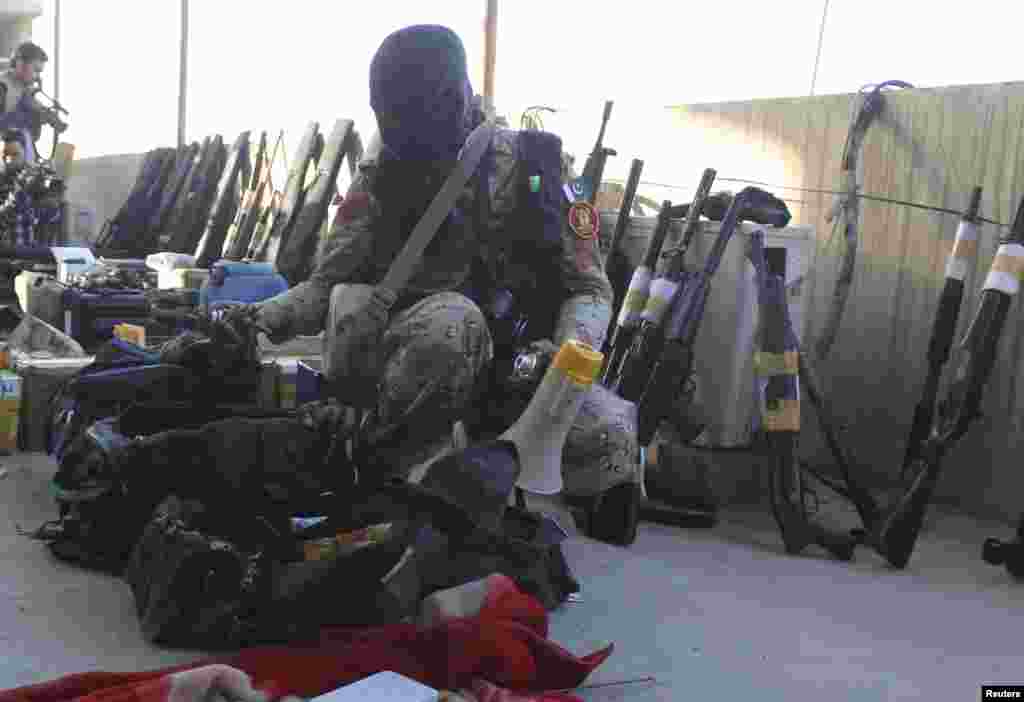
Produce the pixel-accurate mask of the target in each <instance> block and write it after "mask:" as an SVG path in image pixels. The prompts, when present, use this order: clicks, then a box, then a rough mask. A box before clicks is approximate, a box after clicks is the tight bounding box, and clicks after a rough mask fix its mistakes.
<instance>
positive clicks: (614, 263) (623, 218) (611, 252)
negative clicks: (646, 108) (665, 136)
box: [601, 158, 644, 356]
mask: <svg viewBox="0 0 1024 702" xmlns="http://www.w3.org/2000/svg"><path fill="white" fill-rule="evenodd" d="M643 170H644V162H643V161H641V160H640V159H638V158H635V159H633V163H632V165H630V168H629V178H628V179H627V180H626V190H625V192H623V194H622V203H621V204H620V205H619V217H618V219H616V220H615V231H614V233H613V234H612V240H611V243H610V244H609V246H608V254H607V255H606V256H605V260H604V272H605V275H607V276H608V282H610V283H611V285H612V298H613V299H612V318H611V320H609V324H608V330H607V334H606V336H605V343H604V348H602V349H601V352H602V353H604V354H605V356H607V355H608V349H609V348H610V347H609V345H608V344H609V342H610V341H611V336H612V334H613V333H614V331H615V319H616V317H617V316H618V314H619V309H620V308H621V307H622V298H623V295H624V294H625V288H626V287H627V286H628V284H629V279H630V275H631V272H630V268H631V266H630V265H629V261H628V260H627V258H626V255H625V253H623V251H622V239H623V238H624V237H625V236H626V228H627V227H629V223H630V221H631V219H632V217H631V216H632V213H633V204H634V202H635V200H636V191H637V188H638V187H639V186H640V174H641V173H642V172H643Z"/></svg>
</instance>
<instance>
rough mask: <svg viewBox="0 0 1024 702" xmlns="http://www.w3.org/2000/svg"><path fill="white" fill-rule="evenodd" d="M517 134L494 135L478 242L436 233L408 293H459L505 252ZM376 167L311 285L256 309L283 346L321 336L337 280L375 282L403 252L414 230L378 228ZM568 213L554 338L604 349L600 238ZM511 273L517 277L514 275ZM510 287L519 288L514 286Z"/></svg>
mask: <svg viewBox="0 0 1024 702" xmlns="http://www.w3.org/2000/svg"><path fill="white" fill-rule="evenodd" d="M516 135H517V132H515V131H512V130H506V129H501V130H498V131H497V132H496V134H495V137H494V141H493V148H494V162H493V168H492V169H491V171H490V173H491V178H490V181H489V186H490V187H489V193H490V200H491V201H490V203H488V204H489V207H485V208H483V209H484V211H487V212H488V214H487V216H486V217H485V218H483V219H480V218H478V219H475V220H474V224H473V226H471V227H469V230H471V236H472V237H473V238H474V240H473V241H465V240H464V239H465V234H464V233H460V234H459V235H458V236H456V235H453V234H451V233H448V235H447V236H445V234H446V232H444V231H442V232H439V233H438V240H436V241H434V242H433V244H434V245H432V246H431V247H428V250H427V253H425V254H424V256H423V260H422V262H421V264H420V267H419V270H418V271H417V272H416V274H415V275H414V276H413V278H412V280H411V281H410V283H409V286H408V287H407V289H406V291H405V293H404V294H406V295H414V296H419V297H423V296H427V295H431V294H435V293H439V292H445V291H452V290H459V289H461V288H462V286H463V285H464V284H465V283H466V281H467V279H468V278H469V276H470V274H471V269H472V265H473V261H474V258H475V257H476V256H477V255H478V254H481V255H482V258H483V259H484V260H485V261H486V259H487V258H488V257H493V256H495V255H498V253H500V250H501V245H502V242H501V236H500V235H501V232H502V231H504V230H505V222H507V221H512V220H511V217H512V214H513V212H514V210H515V207H516V196H517V195H516V187H515V183H516V182H517V181H516V177H517V175H518V174H517V172H516V169H517V164H518V163H519V159H518V153H517V152H518V141H517V138H516ZM563 161H564V159H563ZM375 169H376V162H375V161H374V160H373V157H372V155H371V156H369V157H368V158H367V159H366V160H364V161H363V162H362V163H361V164H360V168H359V173H358V174H357V176H356V179H355V181H354V182H353V183H352V186H351V187H350V188H349V191H348V193H347V195H346V197H345V201H344V202H343V204H342V205H341V207H340V208H339V210H338V214H337V216H336V218H335V221H334V222H333V224H332V227H331V232H330V235H329V237H328V240H327V241H326V243H325V244H324V246H323V247H322V250H321V251H320V253H319V256H318V262H317V265H316V268H315V270H314V271H313V274H312V275H311V276H310V278H309V280H307V281H305V282H303V283H300V284H299V285H297V286H295V287H294V288H292V289H291V290H288V291H287V292H285V293H282V294H281V295H278V296H277V297H275V298H272V299H270V300H267V301H266V302H264V303H262V304H261V305H260V306H259V316H260V321H261V322H262V324H263V326H265V327H266V328H267V329H269V330H270V332H271V340H272V341H274V342H276V343H281V342H282V341H285V340H287V339H289V338H291V337H293V336H296V335H299V334H317V333H319V332H320V331H321V330H322V329H323V328H324V324H325V320H326V317H327V308H328V304H329V300H330V295H331V289H332V288H333V287H334V286H335V285H337V284H339V283H363V284H370V285H373V284H376V283H378V282H379V281H380V280H382V279H383V277H384V275H385V273H386V272H387V270H388V267H389V266H390V264H391V261H392V260H394V257H395V256H396V255H397V254H398V252H399V251H400V250H401V247H402V245H403V244H404V242H405V238H406V237H407V236H408V234H409V232H399V231H387V227H384V226H381V225H382V224H383V220H382V217H381V205H380V202H379V201H378V200H377V199H376V198H375V197H374V195H373V180H374V173H375ZM568 176H569V173H568V171H567V170H566V171H564V172H563V181H564V182H568ZM479 177H480V175H479V174H477V175H475V176H474V177H473V178H472V179H471V180H470V182H469V183H468V184H467V186H466V189H465V191H464V192H463V194H462V195H461V197H460V200H459V207H460V208H461V209H462V211H463V212H474V211H476V208H475V205H476V204H477V203H475V199H476V197H477V193H478V192H481V189H480V188H479V187H478V183H479V181H478V178H479ZM438 185H440V184H438ZM568 212H569V203H568V201H566V202H565V203H563V214H564V222H565V224H564V226H563V227H562V242H563V247H562V259H561V262H560V266H559V269H560V272H561V275H562V281H561V283H562V288H563V289H564V290H565V291H566V294H565V295H563V296H562V299H557V300H555V299H552V300H551V304H552V305H558V306H559V313H558V322H557V327H556V330H555V333H554V335H553V337H554V338H553V339H552V341H554V342H555V344H556V345H561V344H562V343H563V342H564V341H565V340H567V339H569V338H576V339H580V340H582V341H584V342H586V343H589V344H591V345H593V346H595V347H598V348H600V346H601V345H602V344H603V343H604V336H605V333H606V331H607V328H608V324H609V322H610V320H611V302H612V289H611V284H610V283H609V282H608V278H607V276H606V275H605V273H604V268H603V266H602V263H601V255H600V251H599V247H598V237H594V238H589V239H584V238H580V237H578V236H576V234H575V233H574V232H573V230H572V229H571V228H570V226H569V219H568ZM453 231H458V230H454V229H453ZM463 231H464V230H463ZM520 272H522V271H520ZM506 274H507V275H510V276H513V277H515V276H516V275H517V273H516V271H514V270H511V271H507V272H506ZM498 282H499V284H508V283H509V281H498ZM511 285H512V287H514V286H515V282H514V281H512V282H511Z"/></svg>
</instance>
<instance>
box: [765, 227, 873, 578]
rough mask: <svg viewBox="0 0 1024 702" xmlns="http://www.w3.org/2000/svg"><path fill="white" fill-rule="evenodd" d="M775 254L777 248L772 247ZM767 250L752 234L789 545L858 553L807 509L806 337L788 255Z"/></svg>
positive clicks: (778, 509) (777, 509)
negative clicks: (794, 314) (796, 311)
mask: <svg viewBox="0 0 1024 702" xmlns="http://www.w3.org/2000/svg"><path fill="white" fill-rule="evenodd" d="M772 253H773V254H774V253H775V252H772ZM779 253H781V254H782V255H781V256H773V255H766V253H765V249H764V233H763V232H761V231H756V232H754V233H753V234H752V235H751V238H750V244H749V248H748V251H747V256H748V258H749V259H750V262H751V264H752V265H753V266H754V271H755V275H756V278H757V304H758V311H759V318H760V329H759V334H758V336H759V338H760V344H759V347H760V348H759V350H758V352H757V353H756V355H755V363H754V366H755V369H756V373H757V378H758V382H757V390H758V399H759V400H760V402H759V405H760V417H761V436H762V437H763V439H764V446H765V448H766V449H767V450H768V454H769V458H770V461H771V474H770V478H771V489H770V493H769V494H770V496H771V503H772V512H773V514H774V515H775V521H776V523H777V524H778V526H779V531H780V532H781V533H782V539H783V542H784V544H785V547H786V551H787V552H788V553H790V554H797V553H800V552H801V551H803V550H804V549H805V548H806V547H807V546H808V545H810V544H817V545H819V546H821V547H822V548H825V549H826V550H828V551H829V552H830V553H831V554H832V555H833V556H835V557H836V558H837V559H839V560H843V561H848V560H850V559H851V558H853V552H854V550H855V549H856V546H857V540H856V539H855V538H853V537H852V536H850V535H848V534H843V533H838V532H835V531H832V530H829V529H827V528H825V527H823V526H821V525H819V524H815V523H814V522H813V521H812V520H811V518H810V515H809V514H808V513H807V504H806V499H805V498H806V491H805V489H804V484H803V477H804V476H803V473H802V472H801V470H800V468H799V466H798V462H797V461H798V459H797V455H796V447H797V443H798V440H799V437H800V424H801V410H800V385H799V380H798V378H799V370H798V369H799V366H800V363H801V358H800V340H799V338H798V337H797V335H796V331H795V330H794V329H793V323H792V320H791V318H790V316H789V305H788V304H787V302H786V258H785V250H782V251H780V252H779Z"/></svg>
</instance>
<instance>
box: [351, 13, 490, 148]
mask: <svg viewBox="0 0 1024 702" xmlns="http://www.w3.org/2000/svg"><path fill="white" fill-rule="evenodd" d="M472 96H473V90H472V86H471V85H470V81H469V74H468V71H467V68H466V50H465V48H464V47H463V45H462V40H461V39H459V37H458V35H456V34H455V32H453V31H452V30H450V29H448V28H447V27H441V26H438V25H414V26H411V27H406V28H405V29H400V30H398V31H397V32H394V33H392V34H391V35H389V36H388V37H387V38H386V39H385V40H384V42H383V43H382V44H381V45H380V48H379V49H377V53H376V54H375V55H374V57H373V62H372V63H371V64H370V105H371V106H372V107H373V111H374V113H375V114H376V115H377V124H378V127H379V128H380V135H381V141H382V142H383V143H384V146H385V148H386V150H387V151H390V152H391V155H393V156H394V157H396V158H399V159H401V160H403V161H432V162H438V161H440V162H442V163H444V162H450V161H451V160H453V159H454V158H455V156H456V155H457V154H458V151H459V148H460V147H461V146H462V144H463V142H464V141H465V139H466V136H467V132H466V126H467V121H468V120H467V117H468V115H469V113H470V108H471V103H472Z"/></svg>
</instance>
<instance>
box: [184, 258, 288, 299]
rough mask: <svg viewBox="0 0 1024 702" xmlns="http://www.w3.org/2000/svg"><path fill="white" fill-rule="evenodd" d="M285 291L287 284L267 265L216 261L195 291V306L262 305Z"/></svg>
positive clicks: (270, 265) (271, 266)
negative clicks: (196, 301)
mask: <svg viewBox="0 0 1024 702" xmlns="http://www.w3.org/2000/svg"><path fill="white" fill-rule="evenodd" d="M287 289H288V281H287V280H285V278H284V276H282V275H281V274H279V273H277V272H276V271H275V270H274V266H273V265H272V264H270V263H240V262H237V261H218V262H217V263H215V264H213V265H212V266H211V267H210V277H209V278H208V279H207V280H206V282H205V283H203V287H202V288H201V289H200V291H199V304H200V305H201V306H202V307H203V309H207V310H208V309H211V308H215V307H217V306H218V305H219V304H232V303H250V302H262V301H263V300H268V299H270V298H272V297H274V296H275V295H278V294H280V293H283V292H284V291H285V290H287Z"/></svg>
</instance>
